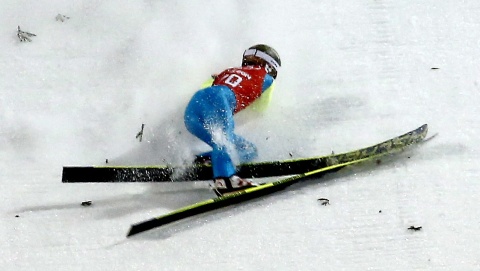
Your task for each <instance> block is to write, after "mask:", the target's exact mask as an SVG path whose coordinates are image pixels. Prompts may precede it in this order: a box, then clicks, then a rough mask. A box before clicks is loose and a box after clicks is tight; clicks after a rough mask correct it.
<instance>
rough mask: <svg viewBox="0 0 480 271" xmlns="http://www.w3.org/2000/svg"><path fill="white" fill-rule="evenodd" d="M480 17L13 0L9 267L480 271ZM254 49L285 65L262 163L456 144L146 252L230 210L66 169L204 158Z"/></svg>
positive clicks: (276, 1)
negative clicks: (184, 215)
mask: <svg viewBox="0 0 480 271" xmlns="http://www.w3.org/2000/svg"><path fill="white" fill-rule="evenodd" d="M57 14H63V15H65V16H68V17H70V19H67V20H65V21H64V22H60V21H56V20H55V17H56V16H57ZM479 14H480V2H479V1H477V0H464V1H454V0H443V1H437V0H424V1H394V0H381V1H373V0H368V1H367V0H359V1H347V0H335V1H308V0H297V1H287V0H270V1H267V0H256V1H233V0H232V1H212V0H202V1H200V0H191V1H175V0H172V1H148V0H146V1H141V0H103V1H86V0H78V1H60V0H48V1H46V0H37V1H26V0H3V1H1V3H0V44H1V54H0V77H1V78H0V90H1V95H0V110H1V114H0V160H1V163H0V191H1V201H2V204H0V213H1V215H2V218H1V220H0V223H1V227H0V238H1V240H2V241H1V242H0V251H1V254H0V255H1V257H0V267H1V270H480V253H479V251H480V207H479V206H480V204H479V203H480V184H479V176H480V170H479V166H478V165H479V164H480V156H479V151H480V144H479V143H478V138H479V134H480V122H479V121H478V118H479V115H480V106H479V105H478V103H479V102H480V86H479V84H480V78H479V75H480V38H479V37H480V16H479ZM17 26H20V27H21V28H22V29H23V30H24V31H28V32H31V33H34V34H36V36H35V37H32V42H30V43H28V42H26V43H21V42H19V40H18V38H17V37H16V29H17ZM256 43H267V44H271V45H272V46H274V47H275V48H276V49H277V50H278V52H279V53H280V55H281V57H282V62H283V67H282V69H281V71H280V73H279V77H278V80H277V81H278V82H277V88H276V92H275V95H274V97H273V99H272V104H271V107H270V108H269V110H268V111H267V112H266V113H265V114H264V115H263V116H261V118H255V117H254V115H253V114H252V113H251V112H242V113H241V114H239V116H238V127H237V128H238V129H237V130H238V132H239V133H240V134H242V135H244V136H246V137H248V138H249V139H251V140H252V141H254V142H255V143H256V144H257V145H258V147H259V150H260V159H259V160H270V159H285V158H289V157H290V154H291V155H292V156H293V157H307V156H310V155H322V154H328V153H330V152H332V151H335V152H337V153H339V152H344V151H349V150H353V149H356V148H359V147H366V146H369V145H372V144H375V143H378V142H380V141H383V140H386V139H389V138H391V137H393V136H396V135H399V134H401V133H404V132H407V131H409V130H411V129H414V128H416V127H418V126H420V125H421V124H423V123H428V124H429V127H430V134H434V133H439V136H438V137H437V138H435V139H434V140H432V141H431V142H429V143H428V144H425V145H423V146H422V147H420V148H417V149H416V150H412V151H409V152H408V153H405V154H403V155H401V156H400V158H399V159H396V160H394V161H390V162H388V163H382V164H381V165H380V166H375V165H370V166H364V167H357V168H354V169H347V170H345V171H343V173H342V172H340V173H338V174H335V175H331V176H329V177H326V178H324V179H319V180H317V181H315V180H314V181H311V182H308V183H305V184H299V185H296V186H293V187H291V188H289V189H287V190H286V191H284V192H282V193H278V194H276V195H274V196H269V197H266V198H262V199H259V200H256V201H253V202H250V203H247V204H242V205H239V206H236V207H231V208H225V209H222V210H219V211H216V212H213V213H210V214H207V215H203V216H199V217H196V218H193V219H190V220H187V221H184V222H181V223H177V224H174V225H172V226H168V227H164V228H161V229H156V230H152V231H149V232H147V233H144V234H140V235H138V236H135V237H133V238H129V239H127V238H125V235H126V233H127V231H128V229H129V227H130V225H131V224H133V223H136V222H139V221H142V220H145V219H149V218H152V217H154V216H157V215H161V214H164V213H167V212H169V211H170V210H173V209H175V208H178V207H181V206H184V205H187V204H190V203H193V202H196V201H200V200H204V199H207V198H209V197H212V193H211V191H209V190H208V186H207V184H206V182H198V183H181V184H158V183H157V184H134V183H130V184H63V183H61V172H62V166H63V165H91V164H96V165H103V164H104V163H105V159H109V161H110V164H126V165H139V164H163V163H166V162H168V163H174V164H178V163H183V162H184V161H188V159H190V158H191V155H192V154H193V153H195V152H197V151H201V150H205V146H204V145H202V144H201V143H199V142H198V141H197V140H196V139H194V138H193V137H192V136H190V135H188V133H186V131H185V129H184V127H183V126H182V110H183V108H184V106H185V104H186V103H187V101H188V99H189V98H190V96H191V95H192V94H193V93H194V92H195V91H196V89H197V88H198V87H199V85H201V84H202V82H203V81H204V80H206V79H207V78H208V77H209V76H210V74H211V73H215V72H219V71H221V70H222V69H223V68H226V67H228V66H234V65H238V64H239V63H240V60H241V54H242V53H243V50H244V49H245V48H247V47H248V46H250V45H253V44H256ZM142 123H144V124H145V125H146V126H145V134H144V137H143V141H142V142H141V143H140V142H138V141H137V140H136V139H135V135H136V133H137V132H138V131H139V130H140V127H141V124H142ZM318 198H328V199H330V203H331V204H330V205H327V206H322V205H321V204H320V203H319V202H318V201H317V199H318ZM85 200H91V201H92V202H93V205H92V206H90V207H82V206H81V205H80V203H81V202H82V201H85ZM410 226H421V227H422V230H421V231H416V232H414V231H411V230H408V229H407V228H408V227H410Z"/></svg>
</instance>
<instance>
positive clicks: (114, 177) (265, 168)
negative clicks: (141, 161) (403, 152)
mask: <svg viewBox="0 0 480 271" xmlns="http://www.w3.org/2000/svg"><path fill="white" fill-rule="evenodd" d="M427 130H428V125H427V124H424V125H422V126H420V127H418V128H417V129H415V130H413V131H410V132H408V133H406V134H403V135H401V136H398V137H395V138H393V139H390V140H387V141H384V142H382V143H379V144H376V145H373V146H370V147H366V148H363V149H359V150H356V151H353V152H347V153H341V154H332V155H326V156H318V157H311V158H301V159H290V160H284V161H271V162H254V163H246V164H242V165H240V166H238V168H237V173H238V175H239V176H242V177H243V178H264V177H274V176H286V175H294V174H301V173H304V172H309V171H312V170H316V169H319V168H323V167H328V166H330V165H334V164H338V163H345V162H350V161H353V160H358V159H362V158H365V157H369V156H371V155H374V154H380V153H383V152H388V151H389V150H390V149H391V148H394V147H395V146H397V145H400V146H402V145H410V144H412V143H415V141H416V140H419V137H418V135H422V134H426V132H427ZM415 135H416V136H415ZM420 140H421V139H420ZM211 178H212V167H211V166H209V165H193V166H189V167H172V166H64V167H63V172H62V182H64V183H104V182H174V181H199V180H210V179H211Z"/></svg>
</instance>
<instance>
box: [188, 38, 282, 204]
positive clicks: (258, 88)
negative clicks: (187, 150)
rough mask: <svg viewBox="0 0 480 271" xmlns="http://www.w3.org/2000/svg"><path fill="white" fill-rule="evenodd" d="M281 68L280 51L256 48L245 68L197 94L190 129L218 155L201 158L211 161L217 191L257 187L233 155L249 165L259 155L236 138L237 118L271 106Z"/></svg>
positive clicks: (219, 76) (245, 57) (232, 71)
mask: <svg viewBox="0 0 480 271" xmlns="http://www.w3.org/2000/svg"><path fill="white" fill-rule="evenodd" d="M280 66H281V61H280V57H279V55H278V53H277V51H275V49H273V48H272V47H270V46H268V45H264V44H258V45H254V46H252V47H250V48H248V49H247V50H245V52H244V53H243V59H242V66H241V67H235V68H228V69H226V70H224V71H222V72H221V73H219V74H217V75H215V76H214V78H212V80H211V84H209V85H208V86H207V87H205V88H203V89H201V90H199V91H197V92H196V93H195V94H194V95H193V97H192V98H191V100H190V101H189V103H188V105H187V107H186V109H185V115H184V122H185V126H186V128H187V130H188V131H189V132H190V133H192V134H193V135H194V136H196V137H198V138H199V139H200V140H202V141H203V142H205V143H207V144H208V145H209V146H210V147H212V151H210V152H206V153H203V154H200V155H198V156H197V158H198V160H208V161H211V164H212V169H213V183H214V184H213V187H214V189H215V190H216V193H217V194H219V195H223V194H225V193H229V192H233V191H238V190H242V189H246V188H249V187H253V186H256V185H257V184H255V183H254V182H252V181H251V180H247V179H243V178H241V177H239V176H237V175H236V167H235V165H234V162H233V160H232V155H238V158H239V160H240V162H241V163H245V162H248V161H251V160H253V159H254V158H256V157H257V148H256V146H255V145H254V144H253V143H252V142H249V141H247V140H246V139H245V138H243V137H241V136H239V135H237V134H235V131H234V128H235V122H234V118H233V116H234V115H235V114H236V113H238V112H239V111H241V110H243V109H245V108H246V107H253V109H256V110H263V109H265V108H266V105H268V102H269V100H270V97H271V94H272V92H273V88H274V82H275V79H276V78H277V72H278V69H279V68H280Z"/></svg>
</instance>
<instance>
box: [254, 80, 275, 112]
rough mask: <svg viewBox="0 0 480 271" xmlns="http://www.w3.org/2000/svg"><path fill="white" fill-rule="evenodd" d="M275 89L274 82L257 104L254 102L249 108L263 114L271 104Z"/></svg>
mask: <svg viewBox="0 0 480 271" xmlns="http://www.w3.org/2000/svg"><path fill="white" fill-rule="evenodd" d="M274 88H275V82H273V83H272V84H271V85H270V87H269V88H267V89H266V90H265V91H264V92H263V93H262V96H260V98H258V99H257V100H256V101H255V102H253V103H252V104H251V105H250V106H249V108H251V109H252V110H254V111H257V112H263V111H265V110H266V109H267V107H268V105H269V104H270V100H271V99H272V94H273V90H274Z"/></svg>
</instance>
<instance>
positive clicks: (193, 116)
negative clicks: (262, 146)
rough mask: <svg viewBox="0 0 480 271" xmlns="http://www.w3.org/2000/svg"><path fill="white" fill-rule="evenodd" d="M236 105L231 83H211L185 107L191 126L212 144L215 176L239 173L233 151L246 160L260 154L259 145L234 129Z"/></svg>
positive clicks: (188, 124) (191, 131) (202, 138)
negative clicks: (217, 84)
mask: <svg viewBox="0 0 480 271" xmlns="http://www.w3.org/2000/svg"><path fill="white" fill-rule="evenodd" d="M235 105H236V99H235V94H234V93H233V92H232V91H231V90H230V89H229V88H228V87H226V86H211V87H208V88H205V89H202V90H200V91H198V92H197V93H195V94H194V95H193V97H192V99H191V100H190V102H189V103H188V105H187V108H186V109H185V115H184V122H185V126H186V128H187V130H188V131H189V132H190V133H192V134H193V135H195V136H196V137H198V138H199V139H200V140H202V141H203V142H205V143H207V144H208V145H209V146H210V147H212V151H211V158H212V168H213V178H218V177H230V176H231V175H233V174H235V171H236V170H235V165H234V162H233V160H232V155H238V160H239V161H240V162H242V163H243V162H247V161H251V160H252V159H254V158H256V157H257V148H256V146H255V145H254V144H253V143H251V142H249V141H247V140H246V139H244V138H243V137H241V136H239V135H236V134H235V133H234V128H235V123H234V120H233V113H234V110H235ZM204 155H205V154H204ZM207 155H208V153H207Z"/></svg>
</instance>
